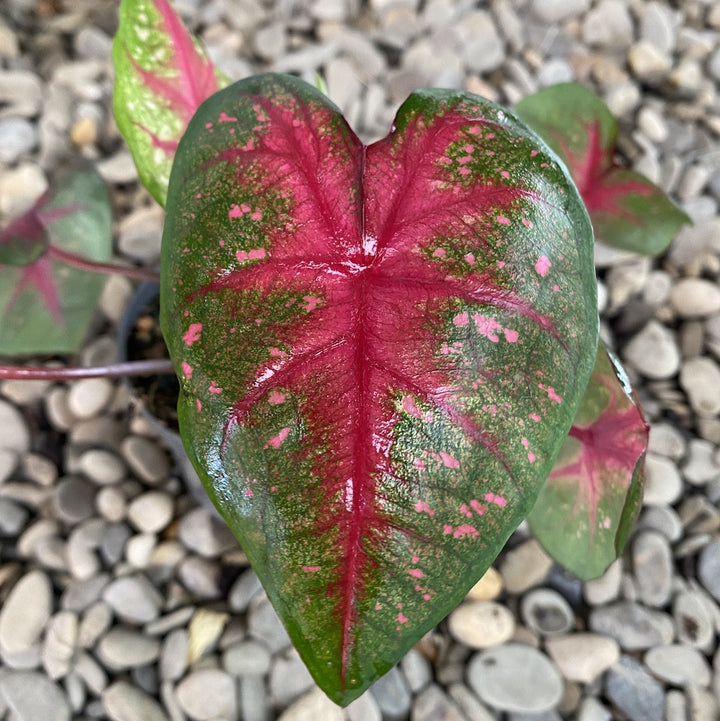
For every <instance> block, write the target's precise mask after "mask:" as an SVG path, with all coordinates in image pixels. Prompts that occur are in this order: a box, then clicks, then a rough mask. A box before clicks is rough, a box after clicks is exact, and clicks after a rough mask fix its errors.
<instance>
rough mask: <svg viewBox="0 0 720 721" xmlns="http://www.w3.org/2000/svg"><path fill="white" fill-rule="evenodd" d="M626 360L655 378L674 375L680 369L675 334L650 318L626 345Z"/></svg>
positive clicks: (660, 378) (645, 374)
mask: <svg viewBox="0 0 720 721" xmlns="http://www.w3.org/2000/svg"><path fill="white" fill-rule="evenodd" d="M623 357H624V358H625V360H626V361H627V362H628V363H629V364H630V365H632V366H634V367H635V368H636V369H637V370H638V371H639V372H640V373H642V374H643V375H644V376H646V377H647V378H651V379H653V380H662V379H663V378H670V377H672V376H674V375H675V374H676V373H677V372H678V370H679V369H680V350H679V348H678V346H677V341H676V340H675V336H674V334H673V333H672V332H671V331H669V330H668V329H667V328H665V326H664V325H662V324H661V323H659V322H658V321H656V320H650V321H648V323H647V324H646V325H645V327H644V328H643V329H642V330H641V331H640V332H639V333H638V334H637V335H635V336H633V337H632V338H631V339H630V341H629V342H628V344H627V345H626V346H625V352H624V354H623Z"/></svg>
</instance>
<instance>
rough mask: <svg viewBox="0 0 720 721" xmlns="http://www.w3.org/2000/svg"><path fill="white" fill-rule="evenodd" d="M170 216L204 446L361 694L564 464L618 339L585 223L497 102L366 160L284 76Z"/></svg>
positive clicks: (433, 99) (450, 112)
mask: <svg viewBox="0 0 720 721" xmlns="http://www.w3.org/2000/svg"><path fill="white" fill-rule="evenodd" d="M167 211H168V212H167V219H166V224H165V232H164V237H163V257H162V293H161V299H162V303H161V321H162V325H163V332H164V335H165V338H166V340H167V343H168V347H169V349H170V353H171V356H172V358H173V362H174V364H175V367H176V370H177V373H178V376H179V378H180V382H181V396H180V400H179V406H178V410H179V416H180V423H181V432H182V435H183V439H184V442H185V446H186V449H187V451H188V454H189V456H190V458H191V459H192V461H193V463H194V464H195V466H196V468H197V469H198V472H199V474H200V476H201V477H202V478H203V481H204V483H205V484H206V488H207V490H208V493H209V495H210V496H211V498H212V499H213V500H214V502H215V504H216V505H217V507H218V508H219V510H220V512H221V513H222V514H223V516H224V517H225V519H226V520H227V522H228V524H229V525H230V527H231V528H232V529H233V531H234V532H235V534H236V535H237V537H238V538H239V539H240V541H241V543H242V546H243V548H244V550H245V552H246V553H247V555H248V557H249V558H250V560H251V562H252V564H253V566H254V568H255V569H256V571H257V573H258V575H259V576H260V578H261V580H262V582H263V584H264V586H265V588H266V590H267V592H268V595H269V597H270V598H271V600H272V602H273V603H274V605H275V607H276V609H277V610H278V612H279V614H280V616H281V618H282V619H283V621H284V623H285V625H286V626H287V628H288V631H289V633H290V636H291V637H292V639H293V641H294V642H295V644H296V646H297V647H298V650H299V651H300V653H301V655H302V657H303V659H304V660H305V662H306V664H307V665H308V667H309V669H310V671H311V672H312V674H313V676H314V677H315V679H316V680H317V682H318V683H319V684H320V686H321V687H322V688H323V689H324V690H325V691H326V692H327V693H328V695H329V696H330V697H331V698H332V699H334V700H335V701H336V702H338V703H341V704H346V703H349V702H350V701H351V700H352V699H353V698H355V697H357V696H358V695H359V694H360V693H362V691H363V690H364V689H365V688H367V686H368V685H369V684H370V683H372V682H373V681H374V680H375V679H376V678H377V677H378V676H380V675H382V674H383V673H384V672H385V671H387V670H388V669H389V668H390V667H392V665H393V664H395V663H396V662H397V661H398V660H399V658H400V657H401V656H402V654H403V653H404V652H405V651H406V650H407V649H408V648H409V647H410V646H411V645H412V644H413V643H414V642H415V641H416V640H417V639H418V638H419V637H420V636H421V635H422V634H423V633H425V632H426V631H427V630H428V629H430V628H431V627H432V626H433V625H434V624H436V623H437V622H438V621H440V620H441V619H442V618H443V617H444V616H445V615H446V614H447V613H448V612H449V611H450V610H451V609H452V608H453V607H454V606H455V605H456V604H457V603H458V602H459V601H460V600H461V599H462V598H463V596H464V595H465V593H466V592H467V590H468V589H469V588H470V587H471V586H472V585H473V584H474V583H475V582H476V581H477V579H478V578H479V577H480V576H481V575H482V574H483V573H484V571H485V570H486V569H487V568H488V566H489V565H490V563H491V562H492V561H493V560H494V558H495V557H496V555H497V553H498V552H499V550H500V549H501V548H502V546H503V544H504V542H505V540H506V539H507V537H508V536H509V535H510V533H512V531H513V530H514V529H515V528H516V527H517V525H518V524H519V523H520V522H521V521H522V519H523V518H524V517H525V515H526V514H527V513H528V511H529V510H530V509H531V508H532V506H533V505H534V502H535V499H536V496H537V493H538V492H539V490H540V488H541V487H542V484H543V483H544V481H545V479H546V478H547V476H548V474H549V472H550V470H551V468H552V466H553V463H554V461H555V457H556V455H557V453H558V451H559V449H560V446H561V444H562V441H563V439H564V437H565V436H566V434H567V432H568V430H569V428H570V425H571V423H572V419H573V418H574V416H575V411H576V409H577V406H578V404H579V401H580V398H581V397H582V394H583V391H584V389H585V386H586V384H587V380H588V378H589V376H590V372H591V370H592V365H593V362H594V358H595V350H596V346H597V311H596V306H595V303H596V300H595V293H596V282H595V275H594V268H593V258H592V250H593V249H592V231H591V228H590V223H589V220H588V217H587V214H586V211H585V209H584V206H583V204H582V201H581V200H580V197H579V195H578V194H577V191H576V189H575V187H574V186H573V184H572V181H571V180H570V178H569V176H568V175H567V173H566V171H565V169H564V166H563V165H562V164H561V163H559V162H558V161H557V160H556V158H555V157H554V156H553V155H552V153H550V152H549V150H548V149H547V147H546V146H545V144H544V143H543V142H542V141H541V140H540V139H539V138H538V137H537V136H536V135H534V133H532V132H531V131H530V130H529V129H527V128H526V127H525V126H524V125H523V124H522V123H520V122H519V121H517V120H516V118H515V117H514V116H512V115H511V114H510V113H508V112H507V111H505V110H503V109H501V108H500V107H498V106H496V105H495V104H493V103H491V102H489V101H487V100H484V99H483V98H480V97H478V96H475V95H472V94H469V93H463V92H455V91H420V92H417V93H414V94H413V95H412V96H411V97H410V98H409V99H408V100H407V101H406V102H405V103H404V104H403V106H402V107H401V108H400V110H399V112H398V115H397V117H396V119H395V124H394V126H393V131H392V132H391V133H390V134H389V135H388V136H387V137H386V138H384V139H383V140H380V141H378V142H376V143H374V144H372V145H370V146H364V145H363V144H362V143H361V142H360V140H359V139H358V138H357V136H356V135H355V134H354V133H353V132H352V130H351V129H350V128H349V126H348V125H347V123H346V121H345V119H344V118H343V117H342V115H341V114H340V112H339V111H338V109H337V108H336V107H335V106H334V105H332V104H331V103H330V101H329V100H328V99H327V98H326V97H325V96H324V95H323V94H322V93H320V92H319V91H317V90H315V89H314V88H312V87H311V86H310V85H308V84H306V83H304V82H302V81H300V80H298V79H296V78H290V77H287V76H279V75H272V74H270V75H261V76H256V77H253V78H249V79H247V80H243V81H241V82H239V83H236V84H235V85H233V86H231V87H229V88H227V89H225V90H223V91H221V92H219V93H218V94H216V95H214V96H213V97H212V98H210V99H209V100H207V101H206V102H205V103H204V104H203V105H202V106H201V108H200V109H199V111H198V113H197V115H196V116H195V117H194V118H193V120H192V121H191V123H190V125H189V127H188V130H187V132H186V134H185V136H184V138H183V140H182V141H181V143H180V146H179V148H178V153H177V156H176V159H175V164H174V166H173V172H172V177H171V181H170V187H169V193H168V204H167Z"/></svg>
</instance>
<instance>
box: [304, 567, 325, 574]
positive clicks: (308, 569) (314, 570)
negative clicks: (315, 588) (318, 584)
mask: <svg viewBox="0 0 720 721" xmlns="http://www.w3.org/2000/svg"><path fill="white" fill-rule="evenodd" d="M320 568H321V567H320V566H303V567H302V570H303V571H304V572H305V573H317V572H318V571H319V570H320Z"/></svg>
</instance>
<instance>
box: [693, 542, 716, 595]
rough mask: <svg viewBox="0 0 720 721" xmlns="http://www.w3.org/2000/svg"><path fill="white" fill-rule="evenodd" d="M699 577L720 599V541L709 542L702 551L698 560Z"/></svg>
mask: <svg viewBox="0 0 720 721" xmlns="http://www.w3.org/2000/svg"><path fill="white" fill-rule="evenodd" d="M697 573H698V579H699V580H700V583H702V585H703V586H704V587H705V588H706V589H707V590H708V591H709V592H710V593H711V594H712V596H713V598H714V599H715V600H716V601H720V541H713V542H712V543H708V544H707V546H705V548H703V550H702V552H701V553H700V558H699V560H698V569H697Z"/></svg>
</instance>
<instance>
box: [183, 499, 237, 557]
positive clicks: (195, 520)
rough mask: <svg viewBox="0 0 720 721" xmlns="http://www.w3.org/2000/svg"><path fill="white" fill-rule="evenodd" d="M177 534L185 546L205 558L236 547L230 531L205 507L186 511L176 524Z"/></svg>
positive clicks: (235, 541)
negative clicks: (177, 524)
mask: <svg viewBox="0 0 720 721" xmlns="http://www.w3.org/2000/svg"><path fill="white" fill-rule="evenodd" d="M178 535H179V538H180V540H181V541H182V543H183V544H184V545H185V547H186V548H189V549H190V550H191V551H194V552H195V553H198V554H199V555H201V556H204V557H206V558H216V557H217V556H220V555H221V554H223V553H225V551H229V550H231V549H233V548H237V540H236V539H235V536H233V534H232V531H230V529H229V528H228V527H227V525H226V524H225V523H224V522H223V521H222V520H221V519H219V518H217V517H216V516H214V515H213V514H211V513H210V512H209V511H207V510H206V509H205V508H195V509H193V510H192V511H190V512H188V513H186V514H185V515H184V516H183V517H182V518H181V519H180V523H179V526H178Z"/></svg>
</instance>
